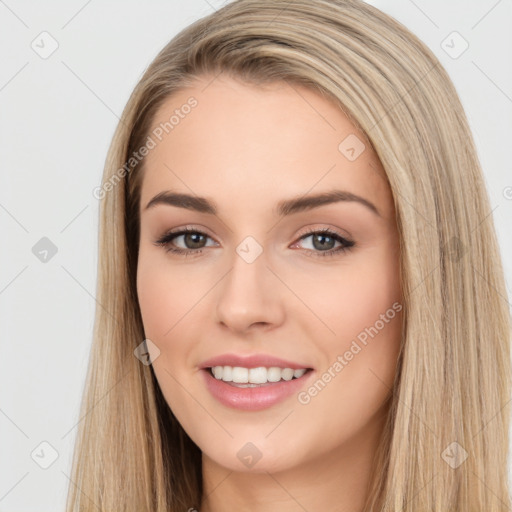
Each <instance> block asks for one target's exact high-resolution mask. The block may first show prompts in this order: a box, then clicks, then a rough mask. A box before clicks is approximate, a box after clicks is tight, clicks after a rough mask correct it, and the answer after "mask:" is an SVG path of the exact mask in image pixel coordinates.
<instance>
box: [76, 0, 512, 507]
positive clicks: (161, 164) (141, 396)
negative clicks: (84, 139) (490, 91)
mask: <svg viewBox="0 0 512 512" xmlns="http://www.w3.org/2000/svg"><path fill="white" fill-rule="evenodd" d="M97 197H99V198H100V199H101V226H100V261H101V264H100V268H99V274H98V302H99V304H101V307H99V308H98V310H97V312H96V325H95V337H94V343H93V347H92V353H91V359H90V366H89V373H88V381H87V389H86V393H85V395H84V400H83V404H82V414H81V417H82V416H83V421H82V422H81V423H80V430H79V433H78V438H77V447H76V451H75V457H74V477H73V478H72V480H73V482H74V485H73V486H72V487H70V493H69V496H68V510H69V511H75V510H89V509H90V510H93V509H99V510H126V511H128V510H134V511H135V510H137V511H140V510H154V511H169V510H172V511H182V510H194V509H197V510H200V511H201V512H217V511H219V510H223V511H226V510H254V511H257V510H265V511H272V510H278V509H279V510H280V511H283V510H311V511H313V510H354V511H355V510H357V511H365V512H369V511H377V510H379V511H398V510H400V511H403V512H410V511H415V512H417V511H422V510H425V511H427V510H428V511H446V510H450V511H469V510H471V511H473V510H474V511H484V510H485V511H498V510H500V511H501V510H507V507H509V506H510V497H509V491H508V488H507V449H508V425H509V423H508V421H509V420H508V407H507V405H508V390H509V388H510V380H511V379H510V363H509V361H510V355H509V343H510V315H509V311H508V307H507V302H506V301H505V300H503V298H504V297H506V290H505V285H504V276H503V270H502V266H501V261H500V256H499V249H498V245H497V242H496V235H495V230H494V226H493V223H492V217H489V216H488V214H489V212H490V210H491V208H490V206H489V201H488V197H487V194H486V190H485V186H484V181H483V178H482V172H481V169H480V165H479V162H478V159H477V155H476V151H475V147H474V145H473V141H472V137H471V133H470V130H469V127H468V123H467V120H466V117H465V114H464V111H463V109H462V106H461V104H460V101H459V99H458V97H457V94H456V92H455V90H454V87H453V85H452V83H451V81H450V79H449V77H448V76H447V74H446V72H445V71H444V69H443V68H442V67H441V65H440V63H439V61H438V60H437V59H436V58H435V57H434V55H433V54H432V53H431V52H430V51H429V50H428V49H427V48H426V47H425V45H424V44H423V43H421V42H420V41H419V40H418V39H417V38H416V37H415V36H414V35H413V34H411V33H410V32H409V31H408V30H407V29H405V28H404V27H403V26H402V25H400V24H399V23H398V22H396V21H395V20H394V19H392V18H390V17H389V16H387V15H385V14H383V13H381V12H380V11H378V10H377V9H375V8H373V7H371V6H369V5H367V4H365V3H363V2H360V1H356V0H348V1H341V0H337V1H336V0H314V1H311V0H308V1H306V0H296V1H293V2H288V1H284V0H272V1H269V0H264V1H262V0H238V1H235V2H234V3H232V4H229V5H227V6H226V7H224V8H222V9H220V10H219V11H217V12H216V13H214V14H212V15H210V16H207V17H205V18H203V19H201V20H199V21H197V22H195V23H193V24H192V25H191V26H189V27H188V28H187V29H185V30H184V31H183V32H181V33H180V34H179V35H178V36H176V37H175V38H174V39H173V40H172V41H171V42H170V43H169V44H168V45H167V46H166V47H165V48H164V49H163V50H162V51H161V52H160V53H159V55H158V56H157V57H156V58H155V60H154V61H153V63H152V64H151V65H150V66H149V68H148V69H147V70H146V72H145V74H144V76H143V77H142V79H141V80H140V82H139V84H138V85H137V86H136V88H135V90H134V92H133V94H132V96H131V97H130V99H129V102H128V104H127V106H126V108H125V111H124V112H123V116H122V118H121V122H120V123H119V126H118V128H117V131H116V133H115V135H114V139H113V142H112V145H111V148H110V151H109V155H108V158H107V163H106V166H105V172H104V181H103V184H102V187H101V188H99V189H98V191H97Z"/></svg>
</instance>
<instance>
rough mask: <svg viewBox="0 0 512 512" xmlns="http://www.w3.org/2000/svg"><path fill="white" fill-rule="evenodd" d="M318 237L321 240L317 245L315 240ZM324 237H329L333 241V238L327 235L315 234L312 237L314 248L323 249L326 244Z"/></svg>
mask: <svg viewBox="0 0 512 512" xmlns="http://www.w3.org/2000/svg"><path fill="white" fill-rule="evenodd" d="M319 239H322V242H321V243H319V244H318V246H317V243H316V242H317V241H318V240H319ZM325 239H330V240H331V241H333V240H334V239H333V238H332V237H331V236H329V235H316V236H315V237H314V238H313V245H314V246H315V249H325V248H326V244H325Z"/></svg>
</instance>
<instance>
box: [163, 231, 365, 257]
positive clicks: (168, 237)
mask: <svg viewBox="0 0 512 512" xmlns="http://www.w3.org/2000/svg"><path fill="white" fill-rule="evenodd" d="M187 233H195V234H199V235H204V236H206V237H208V238H210V237H209V236H208V235H207V234H206V233H203V232H202V231H199V230H197V229H193V228H189V227H186V228H183V229H180V230H179V231H175V232H173V231H171V232H168V233H165V234H164V235H163V236H162V237H161V238H160V239H159V240H157V241H156V242H155V245H158V246H163V247H165V250H166V252H169V253H173V254H180V255H184V256H189V255H192V254H194V255H199V254H201V253H202V252H203V249H180V248H176V247H171V246H170V243H171V241H172V240H173V239H174V238H177V237H178V236H181V235H186V234H187ZM312 234H321V235H328V236H329V237H332V238H334V239H335V240H337V241H338V242H341V243H342V244H343V245H341V246H340V247H338V248H337V249H329V250H328V251H314V250H313V251H312V252H313V253H314V254H315V255H314V256H313V257H320V258H326V257H329V256H336V255H337V254H341V253H344V252H345V251H349V250H350V249H352V247H354V246H355V242H353V241H352V240H347V239H346V238H343V237H342V236H341V235H339V234H338V233H336V231H332V230H330V229H320V230H319V229H310V230H308V231H307V232H306V233H304V234H303V235H302V236H301V237H300V238H299V240H303V239H305V238H308V237H309V236H311V235H312ZM306 250H308V251H310V249H306Z"/></svg>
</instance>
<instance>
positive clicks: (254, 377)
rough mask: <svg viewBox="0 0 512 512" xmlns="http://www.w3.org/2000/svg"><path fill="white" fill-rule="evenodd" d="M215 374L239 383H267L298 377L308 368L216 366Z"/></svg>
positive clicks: (227, 380)
mask: <svg viewBox="0 0 512 512" xmlns="http://www.w3.org/2000/svg"><path fill="white" fill-rule="evenodd" d="M211 370H212V373H213V376H214V377H215V378H216V379H217V380H223V381H224V382H235V383H237V384H247V383H251V384H265V383H267V382H279V381H280V380H281V379H282V380H292V379H293V378H294V377H295V378H296V379H298V378H299V377H302V376H303V375H304V374H305V373H306V368H301V369H300V370H294V369H292V368H279V367H277V366H272V367H270V368H265V367H264V366H259V367H258V368H243V367H241V366H214V367H213V368H212V369H211Z"/></svg>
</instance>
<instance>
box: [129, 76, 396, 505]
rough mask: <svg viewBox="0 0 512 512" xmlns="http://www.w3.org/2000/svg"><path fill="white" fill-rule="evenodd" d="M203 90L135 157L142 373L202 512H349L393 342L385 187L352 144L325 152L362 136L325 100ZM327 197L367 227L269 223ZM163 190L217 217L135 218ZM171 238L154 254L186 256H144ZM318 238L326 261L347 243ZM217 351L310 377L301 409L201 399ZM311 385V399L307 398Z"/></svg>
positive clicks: (379, 421)
mask: <svg viewBox="0 0 512 512" xmlns="http://www.w3.org/2000/svg"><path fill="white" fill-rule="evenodd" d="M212 78H213V77H202V78H201V80H200V81H199V82H198V83H197V86H194V87H192V88H189V89H186V90H182V91H180V92H179V93H176V94H175V95H174V96H172V97H171V98H168V99H167V101H166V103H165V104H164V105H163V106H162V107H161V108H160V110H159V112H158V113H157V116H156V118H155V120H154V127H156V126H158V125H159V123H163V122H165V121H168V120H169V117H170V116H171V115H172V113H173V111H175V109H179V108H180V107H181V106H182V105H184V104H185V103H186V102H187V99H188V98H190V97H191V96H193V97H194V98H195V99H196V100H197V106H196V107H195V108H194V109H193V110H192V111H191V112H190V113H189V114H188V115H186V116H184V117H183V118H181V119H180V121H179V124H177V125H176V126H175V127H174V128H173V130H172V131H170V132H169V134H168V135H166V136H165V137H163V139H162V141H161V142H159V143H158V144H157V146H156V147H155V148H154V149H152V150H151V151H150V153H149V154H148V155H147V157H146V163H145V165H146V169H145V175H144V179H143V183H142V191H141V234H140V251H139V263H138V272H137V290H138V297H139V303H140V307H141V312H142V317H143V322H144V328H145V334H146V337H147V338H149V339H150V340H152V342H153V343H154V344H155V345H156V346H157V347H158V349H159V350H160V354H159V356H158V357H157V358H156V359H155V360H154V362H153V369H154V371H155V375H156V376H157V379H158V382H159V385H160V387H161V389H162V392H163V394H164V396H165V398H166V400H167V403H168V404H169V406H170V407H171V409H172V410H173V412H174V414H175V416H176V417H177V418H178V420H179V421H180V423H181V425H182V426H183V428H184V429H185V430H186V432H187V433H188V435H189V436H190V437H191V438H192V440H193V441H194V442H195V443H196V444H197V445H198V446H199V448H200V449H201V451H202V453H203V476H204V495H205V498H204V499H203V503H202V504H201V509H200V510H201V512H230V511H239V510H251V511H254V512H263V511H265V512H273V511H279V512H292V511H293V512H296V511H297V512H298V511H304V510H308V511H311V512H312V511H319V510H329V511H340V512H344V511H345V512H349V511H350V512H356V511H359V510H361V509H362V506H363V503H364V500H365V497H366V494H367V485H368V479H369V473H370V469H371V467H372V458H373V456H374V453H375V450H376V447H377V445H378V443H379V438H380V435H381V433H382V428H383V420H384V417H385V413H386V410H385V407H384V406H385V402H386V400H387V398H389V395H390V389H391V387H392V382H393V378H394V376H395V372H396V362H397V357H398V353H399V346H400V337H401V322H402V317H401V315H402V313H401V312H400V309H401V305H402V295H401V289H400V282H399V248H398V247H399V237H398V231H397V226H396V216H395V210H394V205H393V199H392V194H391V190H390V188H389V185H388V183H387V180H386V178H385V174H384V172H383V169H382V167H381V165H380V163H379V161H378V158H377V156H376V154H375V153H374V152H373V151H372V149H371V148H370V146H369V145H368V144H367V143H365V144H366V147H365V149H364V150H363V151H362V152H361V154H360V155H359V156H357V158H355V159H354V158H353V157H354V155H355V154H356V155H357V152H358V151H351V150H350V147H354V140H355V139H349V140H350V141H351V144H348V146H347V147H345V146H343V147H342V150H341V151H340V149H339V145H340V143H341V142H342V141H343V140H344V139H345V138H346V137H347V136H349V135H350V134H354V135H356V136H358V138H359V139H360V141H364V139H363V136H362V134H360V132H358V130H357V129H356V128H355V127H354V126H353V125H352V123H351V122H350V121H349V120H348V119H347V117H346V116H345V115H344V114H343V112H342V111H341V110H340V109H339V108H337V107H336V106H335V105H334V104H333V103H331V102H329V101H328V100H326V99H324V98H322V97H321V96H319V95H317V94H316V93H315V92H312V91H310V90H308V89H305V88H302V87H298V86H296V85H294V86H293V87H291V86H290V84H287V83H285V82H279V83H274V84H272V85H269V86H266V87H265V88H261V87H256V86H252V85H248V84H245V83H243V82H240V81H238V80H234V79H233V78H229V77H227V76H226V75H221V76H219V77H218V78H216V79H215V80H213V81H212ZM210 82H211V83H210ZM207 84H209V85H208V86H207V87H206V85H207ZM343 148H345V149H343ZM347 155H348V156H349V157H350V158H348V157H347ZM334 189H337V190H344V191H348V192H350V193H352V194H356V195H358V196H361V197H362V198H364V199H366V200H367V201H368V202H371V203H372V204H373V205H374V206H375V208H376V209H377V210H378V214H377V213H375V212H374V211H373V210H372V209H371V208H370V207H368V206H365V205H364V204H362V203H360V202H357V201H337V202H332V203H329V204H324V205H322V206H320V207H316V208H314V209H310V210H302V211H297V212H295V213H292V214H289V215H286V216H282V217H280V216H278V215H277V213H276V208H277V204H278V203H279V202H280V201H282V200H285V199H291V198H298V197H302V196H305V195H306V196H311V195H316V194H319V193H321V192H329V191H332V190H334ZM170 190H172V191H174V192H180V193H184V194H190V195H193V196H200V197H205V198H207V199H209V200H210V201H212V202H214V203H215V204H216V206H217V208H218V211H217V213H216V214H215V215H213V214H209V213H205V212H198V211H193V210H191V209H187V208H181V207H177V206H174V205H170V204H155V205H154V206H152V207H150V208H147V209H146V205H147V204H148V202H149V201H150V200H151V199H152V198H153V197H154V196H156V195H157V194H159V193H161V192H163V191H170ZM185 226H189V227H191V228H193V229H194V230H196V231H195V233H196V234H195V235H194V234H192V235H190V234H189V235H180V236H176V237H175V238H174V239H173V240H172V241H171V242H168V244H167V248H168V247H173V248H181V249H183V250H186V249H188V250H190V251H191V252H190V254H189V255H187V256H185V255H182V254H174V253H171V252H166V247H163V246H159V245H157V244H155V242H156V241H157V240H158V239H160V238H161V237H162V236H163V235H164V234H166V232H168V231H169V230H176V231H179V229H180V228H183V227H185ZM326 229H328V230H331V231H334V233H335V234H337V235H339V236H340V237H341V238H342V239H346V240H349V241H353V242H354V245H353V246H352V247H350V248H348V249H347V250H346V251H339V252H337V253H336V252H334V251H336V250H337V249H339V248H340V247H342V246H344V245H345V244H344V242H341V241H339V239H337V238H336V237H335V236H334V237H332V235H330V234H324V235H322V233H323V232H324V230H326ZM308 230H314V233H317V234H311V233H308V232H307V231H308ZM201 233H203V234H204V235H203V236H202V237H201V235H200V234H201ZM318 233H319V234H318ZM249 236H250V237H252V238H253V239H254V240H255V241H256V243H257V244H258V245H257V246H259V247H260V248H261V250H262V252H261V254H259V256H257V257H256V259H255V260H254V261H252V262H251V263H248V262H247V261H246V260H245V259H244V258H242V257H241V256H240V254H239V253H237V250H236V249H237V247H238V246H239V245H240V244H241V242H243V241H244V240H245V239H246V237H249ZM322 236H323V237H324V238H322ZM325 237H327V238H325ZM257 246H251V247H252V248H251V249H250V250H251V251H254V250H255V249H254V247H257ZM194 251H195V253H194ZM199 251H201V252H199ZM325 252H330V253H332V254H333V255H332V256H322V254H323V253H325ZM393 304H395V306H393ZM372 327H373V331H371V328H372ZM365 329H367V330H366V331H365ZM368 330H370V331H371V332H372V335H369V334H368ZM363 333H366V343H363V342H362V339H364V334H363ZM358 336H359V338H358ZM354 341H355V342H356V345H354ZM356 346H359V348H360V350H357V348H355V347H356ZM351 347H352V350H351ZM347 351H348V352H350V353H351V354H352V356H350V354H348V355H347ZM225 353H235V354H241V355H247V354H256V353H265V354H271V355H273V356H277V357H281V358H283V359H287V360H291V361H298V362H301V363H304V364H307V366H308V367H310V368H313V372H311V374H310V375H309V377H308V380H307V385H305V386H304V388H303V389H302V390H301V391H302V394H299V393H294V394H293V395H291V396H290V397H288V398H286V399H285V400H284V401H281V402H279V403H277V404H274V405H272V406H271V407H268V408H267V409H264V410H260V411H246V410H239V409H236V408H233V407H228V406H226V405H223V404H221V403H220V402H219V401H218V400H217V399H216V398H215V397H213V396H212V395H211V394H210V392H209V390H208V389H207V387H206V386H205V382H204V370H201V369H200V365H201V363H202V362H203V361H205V360H206V359H209V358H211V357H214V356H217V355H220V354H225ZM340 357H341V358H342V360H343V361H344V363H341V362H340ZM337 361H338V365H336V364H335V363H336V362H337ZM340 366H341V368H342V369H341V370H340ZM326 374H328V375H330V379H329V377H325V375H326ZM319 379H320V381H322V382H323V384H324V385H323V386H318V389H317V390H316V392H315V391H314V390H313V391H311V387H312V386H314V384H315V382H317V381H318V380H319ZM325 381H328V382H327V383H326V382H325ZM308 390H309V391H308ZM308 397H309V399H308ZM249 442H250V443H252V444H253V445H254V446H255V447H256V448H257V453H259V454H260V455H261V458H260V459H259V460H258V461H257V463H255V464H254V465H253V466H251V467H248V466H247V464H246V463H244V462H243V461H242V460H241V458H239V457H238V456H237V454H238V453H239V451H240V450H241V449H243V447H246V446H247V443H249ZM191 505H192V504H191Z"/></svg>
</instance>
